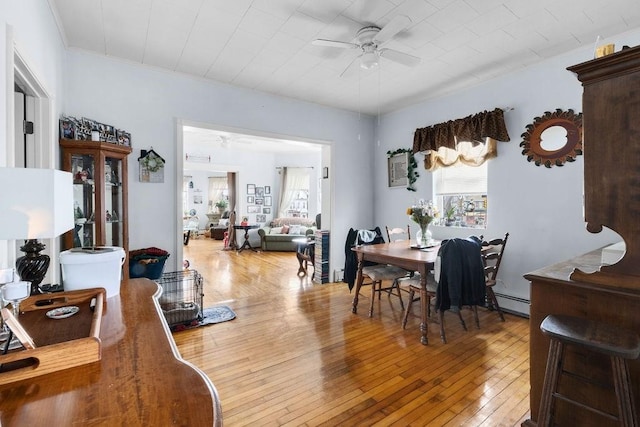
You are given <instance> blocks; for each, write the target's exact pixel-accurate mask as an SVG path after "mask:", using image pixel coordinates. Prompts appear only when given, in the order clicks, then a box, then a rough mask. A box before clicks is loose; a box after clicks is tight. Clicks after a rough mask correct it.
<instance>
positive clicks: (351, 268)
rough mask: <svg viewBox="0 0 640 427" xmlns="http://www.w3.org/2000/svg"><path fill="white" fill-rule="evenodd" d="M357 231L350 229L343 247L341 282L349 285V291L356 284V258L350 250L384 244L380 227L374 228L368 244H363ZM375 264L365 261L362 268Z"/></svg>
mask: <svg viewBox="0 0 640 427" xmlns="http://www.w3.org/2000/svg"><path fill="white" fill-rule="evenodd" d="M359 231H360V230H357V229H353V228H350V229H349V233H347V241H346V242H345V245H344V255H345V256H344V259H345V260H344V277H343V279H342V281H343V282H345V283H347V284H348V285H349V291H351V289H353V285H354V284H355V283H356V276H357V275H358V257H357V255H356V253H355V252H353V251H352V250H351V248H353V247H354V246H356V245H375V244H377V243H385V241H384V237H382V230H380V227H376V228H374V229H372V230H369V231H371V232H374V233H375V237H374V238H373V240H372V241H370V242H364V241H362V239H361V238H360V237H359ZM375 264H376V263H375V262H368V261H365V263H364V266H365V267H366V266H369V265H375Z"/></svg>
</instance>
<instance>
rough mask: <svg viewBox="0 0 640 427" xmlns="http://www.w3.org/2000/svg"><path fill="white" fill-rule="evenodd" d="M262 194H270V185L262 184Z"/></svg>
mask: <svg viewBox="0 0 640 427" xmlns="http://www.w3.org/2000/svg"><path fill="white" fill-rule="evenodd" d="M264 194H271V186H270V185H265V186H264Z"/></svg>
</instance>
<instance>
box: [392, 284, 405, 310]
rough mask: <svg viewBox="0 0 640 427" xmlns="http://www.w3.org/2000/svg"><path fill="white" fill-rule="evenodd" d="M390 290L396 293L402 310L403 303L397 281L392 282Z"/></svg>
mask: <svg viewBox="0 0 640 427" xmlns="http://www.w3.org/2000/svg"><path fill="white" fill-rule="evenodd" d="M391 288H396V292H397V293H398V299H399V300H400V308H401V309H402V310H404V301H402V293H401V292H400V285H399V284H398V279H396V280H394V281H393V285H392V286H391Z"/></svg>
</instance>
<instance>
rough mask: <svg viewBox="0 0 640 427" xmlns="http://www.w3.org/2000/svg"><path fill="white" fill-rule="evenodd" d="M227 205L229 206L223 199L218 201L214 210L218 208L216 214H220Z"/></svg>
mask: <svg viewBox="0 0 640 427" xmlns="http://www.w3.org/2000/svg"><path fill="white" fill-rule="evenodd" d="M228 205H229V202H227V201H226V200H223V199H220V200H218V201H217V202H216V208H218V212H220V213H223V212H224V211H225V209H226V208H227V206H228Z"/></svg>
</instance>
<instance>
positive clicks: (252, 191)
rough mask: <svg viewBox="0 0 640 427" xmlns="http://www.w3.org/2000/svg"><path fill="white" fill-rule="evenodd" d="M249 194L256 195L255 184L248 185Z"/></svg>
mask: <svg viewBox="0 0 640 427" xmlns="http://www.w3.org/2000/svg"><path fill="white" fill-rule="evenodd" d="M247 194H256V185H255V184H247Z"/></svg>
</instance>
